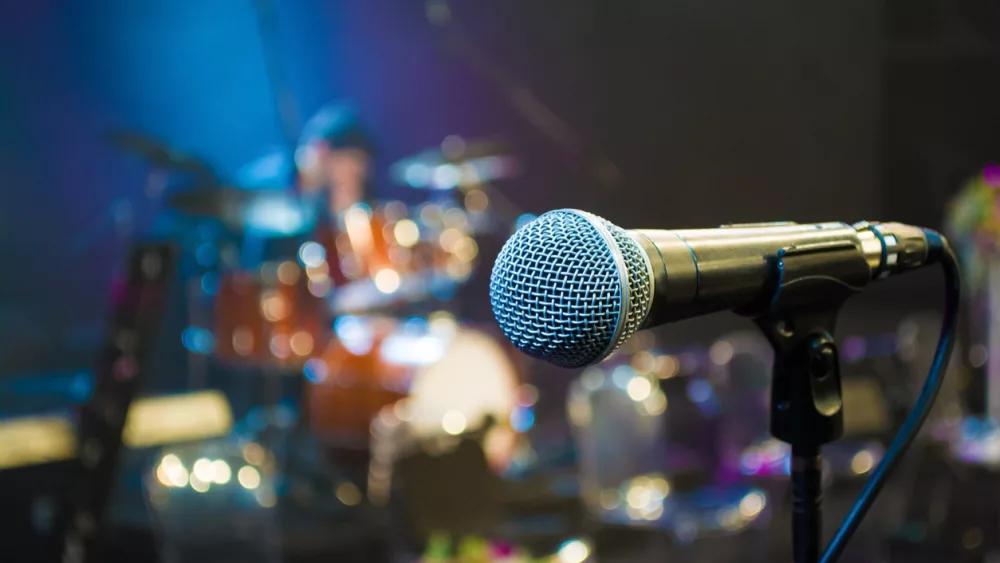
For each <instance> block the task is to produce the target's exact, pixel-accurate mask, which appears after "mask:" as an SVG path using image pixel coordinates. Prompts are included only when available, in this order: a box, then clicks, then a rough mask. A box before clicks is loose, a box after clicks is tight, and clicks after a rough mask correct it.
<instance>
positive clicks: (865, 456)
mask: <svg viewBox="0 0 1000 563" xmlns="http://www.w3.org/2000/svg"><path fill="white" fill-rule="evenodd" d="M873 467H875V456H874V455H872V453H871V452H870V451H868V450H861V451H860V452H858V453H856V454H854V457H853V458H851V472H852V473H854V474H855V475H864V474H865V473H868V472H869V471H871V470H872V468H873Z"/></svg>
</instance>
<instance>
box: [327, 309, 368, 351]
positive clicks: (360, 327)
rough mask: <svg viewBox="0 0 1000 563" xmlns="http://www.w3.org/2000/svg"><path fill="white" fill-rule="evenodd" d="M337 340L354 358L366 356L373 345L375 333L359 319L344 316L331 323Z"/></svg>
mask: <svg viewBox="0 0 1000 563" xmlns="http://www.w3.org/2000/svg"><path fill="white" fill-rule="evenodd" d="M333 331H334V332H335V333H336V334H337V339H338V340H340V343H341V345H343V347H344V348H346V349H347V351H348V352H350V353H352V354H354V355H355V356H360V355H363V354H367V353H368V352H369V351H370V350H371V349H372V346H374V345H375V333H374V331H373V329H372V326H371V324H370V323H367V322H365V321H364V320H362V319H361V318H359V317H355V316H352V315H344V316H342V317H340V318H338V319H337V320H336V321H334V323H333Z"/></svg>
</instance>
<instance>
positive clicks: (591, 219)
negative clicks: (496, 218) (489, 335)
mask: <svg viewBox="0 0 1000 563" xmlns="http://www.w3.org/2000/svg"><path fill="white" fill-rule="evenodd" d="M652 295H653V275H652V266H651V265H650V262H649V258H648V257H647V256H646V252H645V251H644V250H643V249H642V247H640V246H639V244H638V243H637V242H636V241H634V240H633V239H632V237H630V236H629V234H628V233H627V232H626V231H625V230H624V229H621V228H619V227H617V226H615V225H613V224H611V223H609V222H608V221H606V220H604V219H602V218H600V217H597V216H595V215H591V214H590V213H586V212H584V211H578V210H575V209H560V210H557V211H550V212H548V213H545V214H544V215H541V216H540V217H538V218H537V219H535V220H534V221H532V222H530V223H528V224H527V225H525V226H524V227H522V228H521V229H519V230H518V231H517V232H516V233H514V235H513V236H512V237H511V238H510V239H509V240H508V241H507V242H506V244H504V246H503V249H502V250H501V251H500V254H499V255H498V256H497V259H496V262H495V263H494V264H493V273H492V275H491V276H490V303H491V305H492V306H493V316H494V317H496V320H497V324H499V325H500V329H501V330H502V331H503V333H504V336H506V337H507V338H508V339H509V340H510V341H511V343H513V344H514V345H515V346H516V347H517V348H518V349H519V350H521V351H522V352H524V353H525V354H527V355H529V356H532V357H534V358H538V359H540V360H544V361H546V362H549V363H551V364H555V365H557V366H560V367H564V368H579V367H583V366H587V365H591V364H594V363H597V362H599V361H601V360H603V359H604V358H606V357H608V356H609V355H610V354H611V353H612V352H614V351H615V350H616V349H617V348H618V347H619V346H621V344H622V343H623V342H625V341H626V340H628V338H629V337H631V336H632V334H634V333H635V331H636V330H638V329H639V327H640V326H642V323H643V322H644V321H645V320H646V315H647V314H648V313H649V308H650V305H651V304H652Z"/></svg>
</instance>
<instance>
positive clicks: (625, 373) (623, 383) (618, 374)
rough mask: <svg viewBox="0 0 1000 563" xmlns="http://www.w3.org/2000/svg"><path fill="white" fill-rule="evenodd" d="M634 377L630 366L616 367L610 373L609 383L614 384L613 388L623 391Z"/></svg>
mask: <svg viewBox="0 0 1000 563" xmlns="http://www.w3.org/2000/svg"><path fill="white" fill-rule="evenodd" d="M636 375H637V374H636V373H635V370H634V369H632V366H618V367H616V368H615V369H614V371H612V372H611V382H612V383H614V384H615V387H617V388H619V389H622V390H625V389H626V388H627V387H628V383H629V381H632V378H633V377H635V376H636Z"/></svg>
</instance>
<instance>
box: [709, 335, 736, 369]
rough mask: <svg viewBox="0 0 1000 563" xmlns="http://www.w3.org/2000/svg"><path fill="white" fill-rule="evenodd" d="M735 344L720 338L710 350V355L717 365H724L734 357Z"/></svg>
mask: <svg viewBox="0 0 1000 563" xmlns="http://www.w3.org/2000/svg"><path fill="white" fill-rule="evenodd" d="M733 353H734V350H733V345H732V344H730V343H729V342H727V341H725V340H720V341H718V342H716V343H715V344H712V347H711V348H709V350H708V357H709V359H710V360H712V363H713V364H715V365H717V366H724V365H726V364H728V363H729V362H730V361H731V360H732V359H733Z"/></svg>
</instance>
